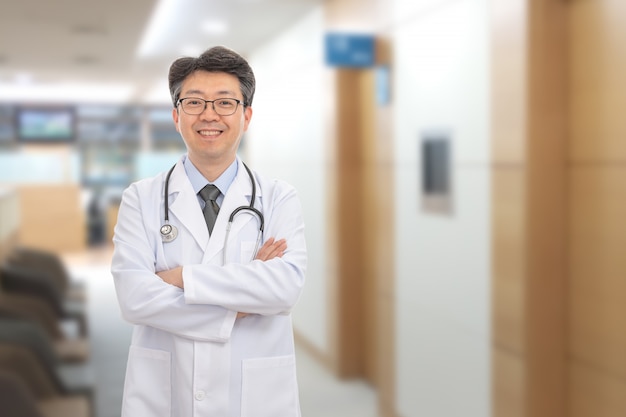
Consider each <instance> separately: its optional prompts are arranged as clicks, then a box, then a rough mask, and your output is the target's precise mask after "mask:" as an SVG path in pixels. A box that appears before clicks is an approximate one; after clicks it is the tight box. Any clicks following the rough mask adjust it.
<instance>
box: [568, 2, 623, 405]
mask: <svg viewBox="0 0 626 417" xmlns="http://www.w3.org/2000/svg"><path fill="white" fill-rule="evenodd" d="M569 4H570V14H569V16H570V19H569V36H570V46H569V51H570V71H569V74H568V82H569V90H570V132H571V133H570V136H571V147H570V152H569V158H570V161H569V164H570V170H569V198H568V199H569V216H568V217H569V237H570V242H569V244H570V256H569V270H570V287H569V351H570V355H569V358H570V361H569V368H568V369H569V375H570V381H569V382H570V385H569V389H570V391H569V410H570V414H571V416H572V417H617V416H624V415H626V354H625V352H626V303H624V297H623V296H624V294H626V257H625V256H624V249H623V248H624V247H626V222H625V221H624V213H626V186H625V184H626V141H625V140H624V137H626V123H625V122H624V121H625V120H626V119H624V115H623V109H624V108H626V79H625V78H624V73H626V25H625V24H624V16H626V3H625V2H623V1H616V0H594V1H590V0H572V1H570V2H569Z"/></svg>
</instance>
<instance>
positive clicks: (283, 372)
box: [241, 355, 300, 417]
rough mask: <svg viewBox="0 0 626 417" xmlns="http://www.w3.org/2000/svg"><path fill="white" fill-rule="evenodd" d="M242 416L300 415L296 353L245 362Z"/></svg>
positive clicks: (273, 416)
mask: <svg viewBox="0 0 626 417" xmlns="http://www.w3.org/2000/svg"><path fill="white" fill-rule="evenodd" d="M241 388H242V392H241V417H298V416H299V415H300V406H299V400H298V383H297V380H296V361H295V356H294V355H288V356H277V357H272V358H255V359H246V360H244V361H243V375H242V387H241Z"/></svg>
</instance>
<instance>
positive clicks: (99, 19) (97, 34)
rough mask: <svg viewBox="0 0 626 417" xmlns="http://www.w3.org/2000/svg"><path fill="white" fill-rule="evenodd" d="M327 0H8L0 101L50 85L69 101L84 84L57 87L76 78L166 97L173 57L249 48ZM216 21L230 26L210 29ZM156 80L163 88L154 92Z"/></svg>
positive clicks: (3, 9) (129, 96) (1, 29)
mask: <svg viewBox="0 0 626 417" xmlns="http://www.w3.org/2000/svg"><path fill="white" fill-rule="evenodd" d="M321 2H323V0H227V1H216V0H20V1H5V0H3V1H2V2H1V3H0V100H2V101H7V100H13V101H16V100H19V98H20V97H27V98H28V99H29V100H36V99H37V97H38V96H37V94H41V97H42V100H43V95H44V90H46V89H49V90H50V92H51V93H52V94H53V95H54V97H56V99H57V100H59V101H62V100H64V98H63V97H58V96H59V95H63V94H64V93H63V91H65V92H66V93H67V94H68V97H67V98H66V99H67V100H72V94H76V93H77V92H78V91H76V92H74V91H69V90H70V89H69V88H68V87H63V88H60V89H59V88H57V89H56V90H55V89H54V86H55V84H56V85H64V86H67V85H69V84H71V85H72V86H79V87H78V90H82V96H84V95H85V94H89V93H90V92H91V94H92V96H93V99H94V100H96V101H97V97H96V96H97V95H98V94H101V93H105V92H106V91H108V92H109V93H114V92H116V91H118V90H115V89H116V88H119V91H120V92H121V91H124V93H119V94H118V96H119V100H120V101H146V100H147V101H159V100H161V99H162V100H163V101H164V102H166V101H167V100H168V95H167V87H166V77H167V69H168V67H169V64H170V63H171V61H172V60H173V59H175V58H177V57H179V56H184V55H189V54H192V55H197V54H198V53H200V52H201V51H202V50H204V49H206V48H208V47H210V46H213V45H226V46H228V47H230V48H232V49H235V50H236V51H238V52H239V53H241V54H242V55H244V56H247V55H250V54H251V53H252V52H253V51H254V50H255V49H256V48H258V47H259V46H261V45H263V44H264V42H266V41H268V40H270V39H271V38H272V37H273V36H274V35H276V34H277V33H280V32H281V31H283V30H285V29H286V28H287V27H289V25H290V24H292V22H294V21H295V20H296V19H298V18H299V17H302V16H304V15H305V14H306V13H308V12H309V11H311V10H312V9H313V8H314V7H315V6H316V5H318V4H320V3H321ZM156 16H161V18H162V20H160V23H159V24H158V25H156V26H155V28H156V29H157V30H155V31H153V32H154V33H153V36H152V37H151V38H150V39H151V40H152V41H151V42H148V43H142V42H143V40H144V33H146V32H150V31H149V30H148V28H149V27H150V26H151V25H150V23H151V22H152V21H153V20H154V19H153V17H156ZM211 22H212V26H213V27H214V28H213V29H214V30H215V29H219V30H221V31H223V33H219V32H215V31H214V32H209V31H207V30H206V29H205V26H206V25H207V24H211ZM216 23H217V24H218V25H217V28H215V26H216ZM152 26H154V25H152ZM140 51H141V53H140ZM155 85H157V86H158V87H157V89H164V90H163V91H157V92H156V93H155V92H154V91H152V90H154V89H155V87H154V86H155ZM80 86H83V87H82V88H81V87H80ZM98 86H99V87H100V88H97V87H98ZM122 87H123V88H122ZM3 89H4V93H3V91H2V90H3ZM28 89H30V90H28ZM27 90H28V91H30V92H29V93H27V92H26V91H27ZM112 95H113V96H114V95H115V94H112ZM82 96H81V97H82ZM103 100H104V99H103ZM110 100H113V101H115V99H114V98H112V99H110ZM110 100H109V101H110Z"/></svg>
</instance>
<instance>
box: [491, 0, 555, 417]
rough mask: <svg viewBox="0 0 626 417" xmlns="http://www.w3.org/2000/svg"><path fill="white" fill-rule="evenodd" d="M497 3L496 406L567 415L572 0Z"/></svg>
mask: <svg viewBox="0 0 626 417" xmlns="http://www.w3.org/2000/svg"><path fill="white" fill-rule="evenodd" d="M491 6H492V8H491V13H492V27H491V30H492V32H491V39H492V45H493V48H492V75H493V77H492V109H493V112H492V119H493V121H492V155H493V170H492V201H493V206H492V245H493V251H492V254H493V264H492V265H493V278H492V283H493V291H492V307H493V310H492V311H493V346H494V351H493V358H492V364H493V366H494V370H493V375H494V386H493V391H492V393H493V414H494V417H502V416H508V415H519V416H524V417H565V416H566V393H565V392H566V386H567V381H566V372H565V370H566V360H565V353H566V337H565V328H566V325H565V323H566V292H565V284H566V270H565V268H566V257H565V254H566V242H565V235H566V233H565V232H566V222H565V220H564V219H565V213H566V206H565V205H566V198H565V188H566V187H565V178H566V171H565V170H566V165H565V155H566V128H567V124H566V116H567V110H566V109H567V104H566V81H565V76H564V75H565V74H566V58H565V55H564V53H563V51H564V50H565V49H566V48H565V32H566V9H565V7H566V6H565V3H563V2H561V1H558V0H548V1H546V0H542V1H540V0H524V1H516V2H512V3H510V2H492V3H491ZM503 385H504V387H503ZM505 387H506V388H505Z"/></svg>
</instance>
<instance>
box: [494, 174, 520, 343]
mask: <svg viewBox="0 0 626 417" xmlns="http://www.w3.org/2000/svg"><path fill="white" fill-rule="evenodd" d="M493 174H494V177H493V179H492V207H493V213H492V230H493V231H494V235H493V236H492V242H493V251H494V257H493V262H492V277H493V278H492V282H491V285H492V300H493V303H492V310H493V312H492V321H493V326H492V331H493V340H494V343H495V346H496V347H498V348H504V349H505V350H507V351H508V352H515V353H516V354H518V355H521V354H522V353H523V351H524V323H525V321H524V299H525V290H524V288H525V283H524V277H525V273H524V271H525V265H524V262H525V256H524V248H525V224H524V206H525V200H524V174H523V170H522V169H520V168H512V169H508V170H507V169H498V170H497V171H495V172H494V173H493Z"/></svg>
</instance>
